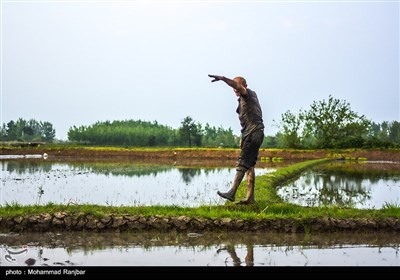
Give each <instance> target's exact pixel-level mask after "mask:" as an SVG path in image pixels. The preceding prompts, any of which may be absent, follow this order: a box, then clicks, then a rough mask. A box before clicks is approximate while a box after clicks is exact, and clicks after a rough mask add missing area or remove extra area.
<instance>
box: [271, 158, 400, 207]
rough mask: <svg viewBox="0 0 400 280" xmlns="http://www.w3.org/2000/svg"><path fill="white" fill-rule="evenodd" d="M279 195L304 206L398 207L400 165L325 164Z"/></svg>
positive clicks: (286, 187)
mask: <svg viewBox="0 0 400 280" xmlns="http://www.w3.org/2000/svg"><path fill="white" fill-rule="evenodd" d="M278 195H279V196H280V197H282V198H283V199H284V200H285V201H288V202H291V203H295V204H298V205H302V206H321V205H325V206H330V205H336V206H341V207H355V208H359V209H361V208H369V209H372V208H374V209H380V208H382V207H384V206H387V205H399V204H400V165H399V163H387V162H386V163H382V162H379V163H374V162H368V163H362V164H360V163H354V162H353V163H349V162H334V163H329V164H323V165H319V166H317V167H315V168H313V169H311V170H308V171H306V172H304V174H302V176H301V177H300V178H299V179H298V180H296V181H295V182H293V183H291V184H289V185H287V186H283V187H280V188H278Z"/></svg>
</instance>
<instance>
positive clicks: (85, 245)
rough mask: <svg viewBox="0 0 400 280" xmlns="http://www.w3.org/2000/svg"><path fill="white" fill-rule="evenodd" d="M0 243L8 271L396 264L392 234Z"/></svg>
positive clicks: (142, 236) (18, 238)
mask: <svg viewBox="0 0 400 280" xmlns="http://www.w3.org/2000/svg"><path fill="white" fill-rule="evenodd" d="M0 244H1V245H0V251H1V263H0V264H1V266H10V267H12V266H399V265H400V256H399V245H400V236H399V235H398V234H393V233H374V234H362V233H361V234H360V233H358V234H349V233H335V234H317V235H315V234H313V235H306V234H283V233H268V232H260V233H255V232H240V233H228V232H219V233H216V232H214V233H213V232H206V233H177V232H171V233H157V232H146V233H83V232H73V233H71V232H64V233H54V232H53V233H45V234H43V233H24V234H15V233H9V234H1V235H0Z"/></svg>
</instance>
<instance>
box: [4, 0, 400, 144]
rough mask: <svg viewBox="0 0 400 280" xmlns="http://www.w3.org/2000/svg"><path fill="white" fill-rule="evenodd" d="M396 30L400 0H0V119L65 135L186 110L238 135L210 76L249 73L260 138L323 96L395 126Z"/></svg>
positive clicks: (173, 120)
mask: <svg viewBox="0 0 400 280" xmlns="http://www.w3.org/2000/svg"><path fill="white" fill-rule="evenodd" d="M282 2H283V3H282ZM399 25H400V21H399V2H398V1H374V2H371V1H370V2H366V1H327V2H323V1H321V2H314V1H298V2H293V1H286V2H285V1H274V2H271V1H270V2H269V1H188V0H187V1H168V0H164V1H54V0H49V1H29V0H28V1H16V0H8V1H7V0H1V123H2V124H3V123H7V122H9V121H10V120H17V119H18V118H24V119H27V120H29V119H35V120H37V121H48V122H50V123H52V124H53V126H54V128H55V129H56V138H58V139H65V140H66V139H67V132H68V130H69V128H70V127H72V126H81V125H91V124H93V123H95V122H97V121H107V120H109V121H113V120H128V119H134V120H139V119H140V120H145V121H157V122H158V123H160V124H165V125H168V126H171V127H173V128H178V127H179V126H180V125H181V122H182V121H183V119H184V118H185V117H186V116H190V117H192V118H193V120H195V121H196V122H200V123H201V124H203V125H205V124H206V123H208V124H210V125H211V126H215V127H220V126H222V127H223V128H225V129H228V128H232V129H233V131H234V133H235V134H237V135H238V134H239V133H240V125H239V121H238V118H237V114H236V112H235V109H236V106H237V101H236V96H235V95H234V93H233V91H232V89H231V88H229V87H228V86H227V85H226V84H225V83H223V82H216V83H211V79H210V78H209V77H208V76H207V75H208V74H217V75H224V76H226V77H230V78H233V77H235V76H239V75H240V76H244V77H245V78H246V79H247V83H248V87H249V88H251V89H253V90H254V91H256V93H257V94H258V98H259V100H260V102H261V106H262V110H263V117H264V121H265V124H266V131H265V133H266V135H273V134H275V133H276V131H277V128H276V127H275V126H274V120H275V121H279V120H280V117H281V115H282V114H283V113H284V112H286V111H287V110H290V111H291V112H293V113H298V112H299V110H300V109H306V110H308V109H309V107H310V105H311V104H312V102H313V101H322V100H328V98H329V95H332V96H333V97H334V98H337V99H340V100H345V101H347V102H349V103H350V106H351V108H352V109H353V110H354V111H355V112H357V113H359V114H360V115H365V116H366V117H367V118H368V119H371V120H373V121H375V122H378V123H380V122H382V121H393V120H397V121H399V120H400V98H399V63H400V61H399Z"/></svg>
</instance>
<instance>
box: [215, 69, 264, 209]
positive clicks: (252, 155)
mask: <svg viewBox="0 0 400 280" xmlns="http://www.w3.org/2000/svg"><path fill="white" fill-rule="evenodd" d="M208 76H209V77H210V78H213V80H212V81H211V82H217V81H223V82H225V83H226V84H227V85H228V86H230V87H231V88H233V91H234V92H235V94H236V96H237V97H238V102H239V104H238V107H237V109H236V113H237V114H238V116H239V121H240V125H241V139H240V156H239V158H238V161H237V164H236V174H235V178H234V180H233V183H232V185H231V188H230V189H229V191H227V192H220V191H218V192H217V193H218V195H219V196H221V197H223V198H225V199H228V200H230V201H235V195H236V191H237V189H238V187H239V185H240V183H241V182H242V180H243V177H244V175H245V174H246V173H247V195H246V198H245V199H243V200H241V201H239V202H238V203H239V204H252V203H254V202H255V199H254V184H255V172H254V166H255V165H256V162H257V157H258V151H259V149H260V146H261V144H262V142H263V140H264V122H263V119H262V110H261V106H260V103H259V102H258V98H257V95H256V93H255V92H254V91H252V90H251V89H249V88H247V83H246V80H245V79H244V78H243V77H236V78H234V79H233V80H231V79H229V78H226V77H224V76H218V75H208Z"/></svg>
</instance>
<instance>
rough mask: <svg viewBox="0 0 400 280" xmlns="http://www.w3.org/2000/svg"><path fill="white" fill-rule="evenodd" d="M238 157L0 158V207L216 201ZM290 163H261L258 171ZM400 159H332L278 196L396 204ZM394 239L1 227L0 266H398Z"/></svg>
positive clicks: (303, 201)
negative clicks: (216, 159)
mask: <svg viewBox="0 0 400 280" xmlns="http://www.w3.org/2000/svg"><path fill="white" fill-rule="evenodd" d="M233 164H234V163H232V162H229V163H216V162H191V163H176V162H174V163H162V164H160V163H154V162H143V161H142V162H132V161H129V160H121V161H112V162H110V161H107V160H104V159H103V160H94V161H82V160H81V161H51V160H48V159H47V160H46V159H44V158H43V157H38V158H19V159H12V158H5V159H4V158H3V159H2V160H1V166H2V169H1V172H2V173H1V174H2V189H1V201H0V203H1V206H5V205H7V204H12V203H14V202H15V203H18V204H22V205H35V204H38V205H41V204H47V203H49V202H52V203H57V204H86V203H88V204H98V205H113V206H120V205H121V206H135V205H178V206H190V207H196V206H198V205H220V204H224V203H225V201H224V200H222V199H220V198H219V197H218V196H217V195H216V192H217V190H226V189H228V188H229V186H230V183H231V180H232V178H233V176H234V172H235V169H234V167H233V166H232V165H233ZM290 164H292V163H290V162H281V163H273V162H268V163H260V164H258V165H257V168H256V175H257V176H259V175H262V174H267V173H271V172H273V171H275V170H277V169H279V168H281V167H283V166H286V165H290ZM399 170H400V168H399V165H398V163H393V162H366V163H362V164H361V163H355V162H334V163H330V164H325V165H320V166H317V167H315V168H313V169H310V170H308V171H307V172H305V173H304V174H303V175H302V176H300V178H298V179H297V180H296V181H294V182H292V183H290V184H288V185H286V186H280V187H279V189H278V193H279V195H280V196H281V197H282V198H283V199H285V200H287V201H290V202H293V203H297V204H300V205H305V206H310V205H314V206H316V205H330V204H335V205H343V206H349V205H350V206H353V207H357V208H376V209H378V208H381V207H383V206H384V205H387V204H392V205H393V204H394V205H399V193H400V192H399V190H400V183H399V182H400V176H399ZM399 246H400V236H399V235H398V234H396V233H371V234H362V233H357V234H352V233H335V234H326V233H324V234H312V235H307V234H299V233H296V234H283V233H266V232H251V233H248V232H240V233H237V232H235V233H229V232H219V233H217V232H195V233H177V232H170V233H158V232H145V233H110V232H105V233H89V232H47V233H28V232H27V233H13V232H8V233H1V234H0V254H1V255H0V266H7V267H8V266H11V267H12V266H37V267H38V266H40V267H45V266H65V267H67V266H71V267H74V266H400V257H399Z"/></svg>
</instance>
